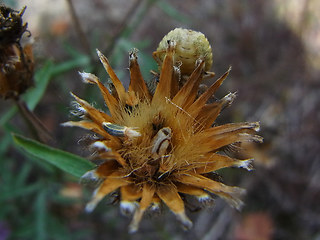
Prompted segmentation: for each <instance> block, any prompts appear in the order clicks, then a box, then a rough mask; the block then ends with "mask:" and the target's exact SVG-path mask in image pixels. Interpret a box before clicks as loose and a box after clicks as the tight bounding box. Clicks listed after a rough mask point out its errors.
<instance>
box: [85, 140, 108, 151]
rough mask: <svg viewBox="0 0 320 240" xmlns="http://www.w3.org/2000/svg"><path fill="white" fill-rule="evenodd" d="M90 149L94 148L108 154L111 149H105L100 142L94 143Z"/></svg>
mask: <svg viewBox="0 0 320 240" xmlns="http://www.w3.org/2000/svg"><path fill="white" fill-rule="evenodd" d="M90 147H91V148H95V149H98V150H104V151H106V152H110V151H111V148H109V147H107V146H106V145H105V144H104V143H103V142H101V141H96V142H94V143H93V144H91V145H90Z"/></svg>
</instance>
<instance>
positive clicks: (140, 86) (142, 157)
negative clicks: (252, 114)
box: [63, 30, 262, 232]
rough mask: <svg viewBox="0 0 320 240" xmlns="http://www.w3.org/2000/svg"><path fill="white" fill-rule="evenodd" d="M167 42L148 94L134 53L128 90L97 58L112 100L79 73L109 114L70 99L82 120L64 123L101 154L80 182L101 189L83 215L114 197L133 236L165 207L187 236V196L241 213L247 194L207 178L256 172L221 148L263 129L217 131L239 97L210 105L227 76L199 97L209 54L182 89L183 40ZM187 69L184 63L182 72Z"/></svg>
mask: <svg viewBox="0 0 320 240" xmlns="http://www.w3.org/2000/svg"><path fill="white" fill-rule="evenodd" d="M188 31H189V30H188ZM165 41H166V42H167V47H166V49H165V52H164V53H163V58H162V60H161V61H162V62H161V69H160V75H159V83H158V85H157V86H156V89H155V91H154V93H152V92H151V91H149V89H148V87H147V85H146V82H145V81H144V79H143V77H142V75H141V72H140V67H139V64H138V61H137V54H136V51H132V52H130V53H129V70H130V84H129V88H128V90H126V89H125V88H124V87H123V85H122V83H121V81H120V80H119V79H118V77H117V75H116V74H115V72H114V71H113V69H112V67H111V66H110V63H109V61H108V59H107V58H106V57H105V56H104V55H103V54H102V53H101V52H100V51H97V53H98V56H99V58H100V61H101V62H102V64H103V66H104V68H105V70H106V71H107V72H108V74H109V76H110V78H111V81H112V83H113V86H114V89H115V90H114V91H113V92H112V93H110V92H109V90H108V89H107V88H106V87H105V86H104V85H103V84H102V83H101V81H100V80H99V79H98V78H97V77H96V76H95V75H93V74H90V73H80V76H81V77H82V79H83V81H84V82H85V83H89V84H94V85H97V86H98V88H99V89H100V91H101V94H102V96H103V99H104V101H105V103H106V105H107V106H108V114H107V113H106V112H104V111H101V110H98V109H96V108H94V107H93V106H91V105H90V104H89V103H88V102H86V101H85V100H82V99H81V98H79V97H77V96H75V95H73V96H74V98H75V100H76V102H77V104H78V109H79V112H80V116H81V118H82V120H80V121H69V122H66V123H64V124H63V125H64V126H70V127H72V126H76V127H81V128H84V129H87V130H90V131H92V132H93V133H95V134H96V135H98V136H99V137H96V138H94V139H92V142H91V145H90V146H89V148H90V149H96V154H95V155H94V156H93V158H94V159H98V160H101V161H100V162H101V163H100V164H98V165H97V167H96V168H95V169H93V170H91V171H89V172H87V173H86V174H85V175H84V176H83V177H82V181H84V182H86V181H90V180H92V181H95V182H99V183H100V185H99V187H98V188H97V189H96V190H95V191H94V194H93V196H92V199H91V200H90V202H89V203H88V204H87V206H86V210H87V211H88V212H91V211H93V210H94V208H95V207H96V205H97V204H98V203H99V202H100V201H101V200H102V199H103V198H104V197H105V196H106V195H109V194H111V193H113V192H116V193H117V194H118V197H119V200H120V209H121V212H122V213H124V214H133V219H132V222H131V223H130V226H129V231H130V232H135V231H137V230H138V227H139V223H140V221H141V219H142V217H143V215H144V213H145V212H146V211H149V212H158V211H159V207H160V205H163V204H164V205H166V206H168V208H169V209H170V210H171V211H172V212H173V213H174V214H175V216H176V217H177V219H178V221H180V222H181V224H182V226H183V227H184V228H185V229H190V228H191V227H192V222H191V221H190V220H189V218H188V217H187V214H186V211H185V206H186V202H185V201H186V199H187V198H186V196H189V197H194V198H195V199H196V200H197V201H199V205H205V204H206V203H207V202H209V201H210V200H211V199H212V196H213V195H217V196H219V197H221V198H223V199H225V200H226V201H227V202H228V203H229V204H230V205H231V206H233V207H235V208H237V209H239V208H241V206H242V201H241V200H240V196H241V195H242V194H243V193H244V190H243V189H241V188H238V187H233V186H227V185H225V184H223V183H221V182H220V181H217V179H216V178H213V177H212V174H210V173H212V172H214V171H216V170H218V169H221V168H226V167H240V168H245V169H247V170H251V169H252V168H251V162H252V159H245V160H240V159H236V158H233V157H231V156H228V155H226V153H225V152H224V151H223V150H222V149H223V148H224V147H226V146H230V145H233V144H234V143H239V144H240V143H241V142H247V141H256V142H261V141H262V138H261V137H260V136H257V135H256V131H258V130H259V123H258V122H242V123H229V124H225V125H220V126H217V125H215V120H216V118H217V117H218V115H219V114H220V112H221V110H222V109H223V108H224V107H225V106H227V105H229V104H230V103H231V102H232V101H233V100H234V98H235V94H234V93H229V94H227V95H226V96H225V97H223V98H222V99H220V100H217V101H215V102H213V103H208V100H209V99H210V98H211V96H212V95H213V94H214V93H215V92H216V91H217V89H218V88H219V86H220V85H221V84H222V83H223V81H224V80H225V79H226V77H227V76H228V74H229V72H230V69H229V70H228V71H226V72H225V73H224V74H223V75H222V76H221V77H220V78H218V79H217V80H216V81H215V82H214V83H213V84H212V85H211V86H210V87H208V88H207V90H206V91H205V92H204V93H202V94H201V95H200V96H199V95H198V88H199V85H200V82H201V81H202V79H203V78H204V77H205V75H206V72H207V71H208V70H209V69H207V65H208V64H207V63H206V62H208V61H209V63H210V62H211V60H210V59H209V60H205V56H209V54H208V53H207V55H203V56H200V57H199V59H198V60H196V61H195V62H193V63H192V64H191V65H190V66H188V68H190V69H189V70H188V71H189V72H188V73H187V74H186V76H187V77H186V78H187V80H186V82H185V83H184V84H183V85H179V80H180V79H179V77H178V76H177V75H176V74H175V63H176V59H175V58H176V53H177V52H179V51H180V50H179V47H178V41H176V40H175V39H168V40H167V39H166V40H165ZM184 64H185V61H184V60H183V63H182V65H181V66H183V65H184ZM183 71H184V70H183ZM78 115H79V114H78Z"/></svg>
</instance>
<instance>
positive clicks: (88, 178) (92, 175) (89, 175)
mask: <svg viewBox="0 0 320 240" xmlns="http://www.w3.org/2000/svg"><path fill="white" fill-rule="evenodd" d="M99 181H100V178H99V177H98V175H97V174H96V170H95V169H94V170H91V171H88V172H86V173H85V174H83V175H82V176H81V178H80V183H88V182H99Z"/></svg>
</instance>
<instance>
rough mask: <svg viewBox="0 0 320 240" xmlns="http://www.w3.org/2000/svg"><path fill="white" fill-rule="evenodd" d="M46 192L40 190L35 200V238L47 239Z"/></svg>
mask: <svg viewBox="0 0 320 240" xmlns="http://www.w3.org/2000/svg"><path fill="white" fill-rule="evenodd" d="M46 198H47V193H46V190H45V189H44V190H42V191H41V192H40V193H39V194H38V196H37V199H36V202H35V208H36V209H35V210H36V211H35V213H36V218H35V224H36V236H35V239H39V240H41V239H47V231H46V228H47V226H46V225H47V211H46V210H47V206H46V205H47V201H46Z"/></svg>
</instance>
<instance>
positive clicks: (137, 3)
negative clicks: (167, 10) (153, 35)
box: [103, 0, 143, 56]
mask: <svg viewBox="0 0 320 240" xmlns="http://www.w3.org/2000/svg"><path fill="white" fill-rule="evenodd" d="M142 3H143V1H141V0H136V1H134V3H133V4H132V7H131V8H130V9H129V11H128V12H127V14H126V15H125V16H124V18H123V20H122V22H121V23H120V24H119V26H118V27H117V30H116V32H115V33H114V34H113V36H112V38H111V39H110V41H109V42H110V44H109V45H108V46H107V48H106V49H105V50H104V51H103V53H104V54H105V55H106V56H108V55H110V54H111V51H112V49H113V48H114V46H115V45H116V43H117V42H118V40H119V38H120V37H121V34H122V33H123V31H124V30H125V29H126V28H127V26H128V22H130V21H131V19H132V18H133V16H134V15H135V13H136V10H137V9H138V8H139V6H140V4H142Z"/></svg>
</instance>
